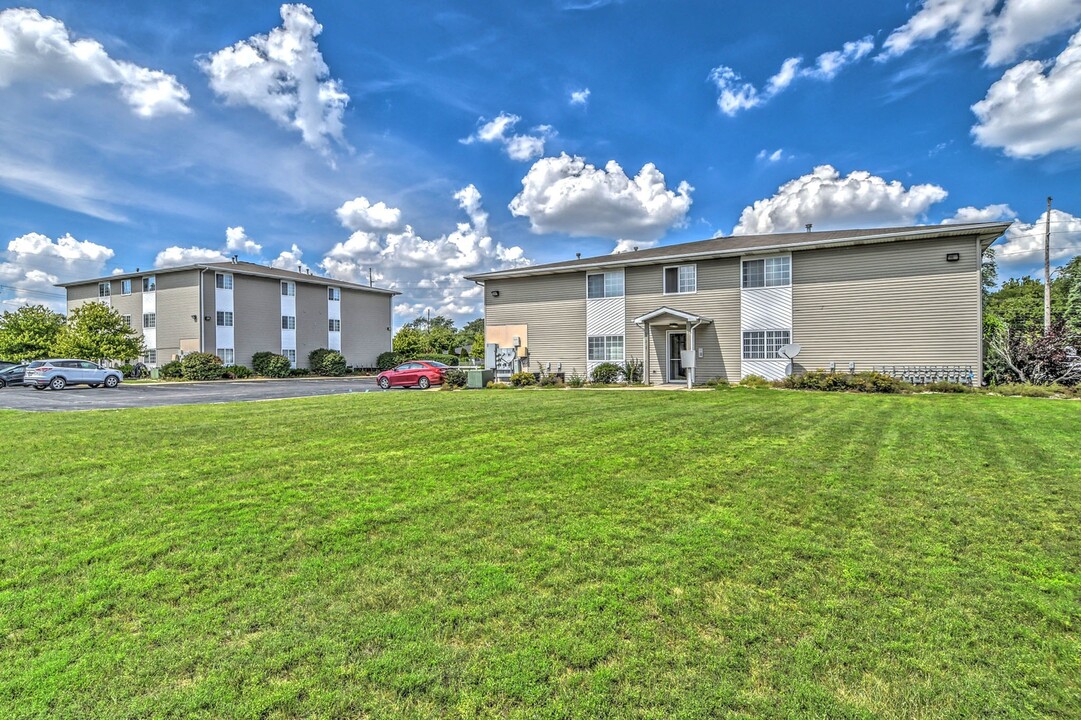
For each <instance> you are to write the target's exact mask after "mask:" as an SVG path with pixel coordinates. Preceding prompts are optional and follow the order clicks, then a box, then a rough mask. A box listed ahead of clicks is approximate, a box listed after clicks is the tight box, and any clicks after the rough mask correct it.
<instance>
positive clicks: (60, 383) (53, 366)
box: [23, 360, 124, 390]
mask: <svg viewBox="0 0 1081 720" xmlns="http://www.w3.org/2000/svg"><path fill="white" fill-rule="evenodd" d="M123 379H124V375H123V374H122V373H121V372H120V371H119V370H113V369H112V368H105V367H102V366H101V365H98V364H97V363H95V362H90V361H89V360H35V361H34V362H32V363H30V364H29V365H27V366H26V374H25V375H23V385H29V386H30V387H32V388H34V389H35V390H44V389H45V388H47V387H48V388H52V389H53V390H63V389H64V388H66V387H67V386H68V385H89V386H90V387H92V388H96V387H99V386H101V385H104V386H105V387H107V388H114V387H116V386H117V385H119V384H120V381H121V380H123Z"/></svg>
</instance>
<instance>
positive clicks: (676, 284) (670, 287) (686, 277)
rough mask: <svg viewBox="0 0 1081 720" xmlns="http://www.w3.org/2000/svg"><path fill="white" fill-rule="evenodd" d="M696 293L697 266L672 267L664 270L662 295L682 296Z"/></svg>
mask: <svg viewBox="0 0 1081 720" xmlns="http://www.w3.org/2000/svg"><path fill="white" fill-rule="evenodd" d="M693 292H698V266H697V265H672V266H671V267H666V268H665V269H664V294H665V295H682V294H684V293H693Z"/></svg>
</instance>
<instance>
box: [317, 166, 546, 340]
mask: <svg viewBox="0 0 1081 720" xmlns="http://www.w3.org/2000/svg"><path fill="white" fill-rule="evenodd" d="M454 199H455V200H456V201H457V202H458V206H459V208H461V210H462V211H464V212H465V214H466V215H467V216H468V218H469V222H462V223H458V224H457V227H456V228H455V230H453V231H452V232H449V233H447V234H445V235H441V236H440V237H438V238H435V239H431V240H429V239H426V238H424V237H421V236H420V235H419V234H417V232H416V231H415V230H414V229H413V227H412V226H410V225H405V226H404V228H403V229H402V230H400V231H398V232H382V233H381V232H378V231H374V230H356V231H355V232H353V233H352V235H350V236H349V238H348V239H347V240H345V241H344V242H340V243H338V244H336V245H335V246H334V247H333V248H331V250H330V251H329V252H328V253H327V254H326V256H325V257H324V258H323V260H322V262H321V263H320V267H321V268H322V269H323V271H324V272H326V273H327V275H329V276H331V277H335V278H339V279H342V280H349V281H351V282H359V283H367V282H368V277H369V276H368V272H369V268H374V272H373V276H372V277H373V279H374V281H375V284H376V285H380V286H383V287H390V288H393V289H400V290H402V291H403V292H404V293H405V296H406V297H408V298H409V301H408V302H406V301H403V302H402V303H400V304H399V307H397V308H396V309H395V312H397V313H399V314H400V315H410V314H412V315H416V314H420V313H421V312H423V311H424V310H425V309H431V311H432V313H433V314H448V315H452V316H455V317H456V318H459V319H463V318H464V319H471V318H472V317H473V316H476V315H477V314H479V313H480V312H481V309H482V307H481V305H480V303H479V300H480V299H481V298H480V293H479V292H478V291H477V290H476V288H475V286H474V285H473V283H469V282H466V281H464V280H462V275H465V274H469V273H474V272H483V271H486V270H495V269H500V268H507V267H518V266H521V265H526V264H528V263H529V261H528V260H527V259H526V258H525V253H524V252H523V250H522V248H520V247H517V246H513V247H505V246H503V245H502V244H500V243H497V242H495V241H494V240H493V239H492V237H491V235H489V233H488V213H487V212H485V211H484V208H483V205H482V202H481V195H480V192H479V191H478V190H477V188H476V187H474V186H473V185H469V186H466V187H464V188H462V189H461V190H459V191H458V192H457V193H455V194H454ZM339 219H342V218H341V216H339ZM342 224H343V226H345V227H347V228H350V229H352V228H351V226H350V225H348V224H346V223H345V222H344V221H343V223H342ZM466 316H469V317H466ZM406 319H407V320H411V319H412V317H408V318H406Z"/></svg>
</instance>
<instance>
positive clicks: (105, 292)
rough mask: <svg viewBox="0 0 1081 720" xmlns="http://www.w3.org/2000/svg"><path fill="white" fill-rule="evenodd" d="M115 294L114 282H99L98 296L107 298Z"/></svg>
mask: <svg viewBox="0 0 1081 720" xmlns="http://www.w3.org/2000/svg"><path fill="white" fill-rule="evenodd" d="M112 294H113V284H112V283H110V282H100V283H98V297H99V298H107V297H109V296H111V295H112Z"/></svg>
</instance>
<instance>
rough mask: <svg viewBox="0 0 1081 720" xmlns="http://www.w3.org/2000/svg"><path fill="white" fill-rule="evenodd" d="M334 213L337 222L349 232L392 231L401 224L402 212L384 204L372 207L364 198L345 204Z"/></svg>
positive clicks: (376, 204)
mask: <svg viewBox="0 0 1081 720" xmlns="http://www.w3.org/2000/svg"><path fill="white" fill-rule="evenodd" d="M335 213H336V214H337V215H338V221H339V222H341V224H342V225H343V226H344V227H346V228H348V229H350V230H392V229H394V228H396V227H398V226H399V225H400V224H401V222H402V211H401V210H399V209H398V208H392V207H387V204H386V203H384V202H377V203H375V204H374V205H373V204H372V203H370V202H368V198H366V197H357V198H353V199H352V200H349V201H347V202H345V203H344V204H343V205H342V206H341V207H340V208H338V209H337V210H336V211H335Z"/></svg>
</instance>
